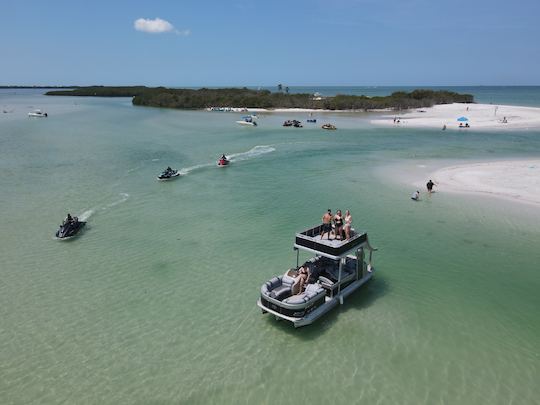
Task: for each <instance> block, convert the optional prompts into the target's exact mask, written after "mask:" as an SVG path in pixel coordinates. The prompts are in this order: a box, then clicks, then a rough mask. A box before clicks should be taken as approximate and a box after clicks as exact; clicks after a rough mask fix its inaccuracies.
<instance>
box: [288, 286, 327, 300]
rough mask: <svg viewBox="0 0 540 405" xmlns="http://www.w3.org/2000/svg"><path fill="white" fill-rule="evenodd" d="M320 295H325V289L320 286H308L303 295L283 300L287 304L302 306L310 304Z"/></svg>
mask: <svg viewBox="0 0 540 405" xmlns="http://www.w3.org/2000/svg"><path fill="white" fill-rule="evenodd" d="M319 295H322V296H323V295H325V291H324V288H322V287H321V286H320V285H319V284H308V285H307V286H306V289H305V291H304V292H303V293H302V294H297V295H293V296H292V297H289V298H286V299H284V300H283V302H285V303H286V304H302V303H305V302H308V301H310V300H312V299H314V298H317V297H318V296H319Z"/></svg>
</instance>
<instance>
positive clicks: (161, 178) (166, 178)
mask: <svg viewBox="0 0 540 405" xmlns="http://www.w3.org/2000/svg"><path fill="white" fill-rule="evenodd" d="M178 177H180V173H178V172H176V173H175V174H173V175H171V176H169V177H161V176H158V177H157V179H158V180H159V181H170V180H174V179H176V178H178Z"/></svg>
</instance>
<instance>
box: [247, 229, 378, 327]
mask: <svg viewBox="0 0 540 405" xmlns="http://www.w3.org/2000/svg"><path fill="white" fill-rule="evenodd" d="M322 230H323V226H322V225H318V226H315V227H312V228H309V229H307V230H305V231H302V232H299V233H297V234H296V237H295V242H294V249H295V250H296V267H294V268H291V269H289V270H287V271H286V272H285V273H283V274H282V275H278V276H275V277H272V278H271V279H270V280H268V281H267V282H265V283H264V284H263V285H262V286H261V291H260V294H261V295H260V298H259V300H258V301H257V306H258V307H259V308H260V309H261V310H262V313H263V314H265V313H269V314H271V315H274V316H275V318H276V319H277V320H286V321H289V322H291V323H292V324H293V325H294V326H295V327H297V328H298V327H301V326H305V325H309V324H311V323H313V322H315V321H316V320H317V319H319V318H320V317H321V316H323V315H324V314H326V313H327V312H328V311H330V310H331V309H332V308H334V307H336V306H337V305H338V304H343V303H344V299H345V298H347V297H348V296H349V295H351V294H352V293H354V292H355V291H357V290H358V289H359V288H360V287H361V286H362V285H364V284H365V283H366V282H367V281H369V280H370V279H371V278H372V276H373V273H374V267H373V264H372V256H373V252H374V251H376V250H377V249H375V248H373V247H372V246H371V245H370V244H369V241H368V235H367V233H366V232H357V231H355V230H354V229H351V234H350V237H349V239H345V240H336V239H333V240H325V239H321V237H320V235H321V232H322ZM300 251H303V252H308V253H309V254H312V255H313V257H312V258H311V259H309V260H308V261H306V262H304V263H303V264H302V265H300V266H299V253H300ZM306 270H307V274H308V276H306V277H305V278H304V279H303V280H304V282H303V283H302V282H301V281H302V277H301V272H306Z"/></svg>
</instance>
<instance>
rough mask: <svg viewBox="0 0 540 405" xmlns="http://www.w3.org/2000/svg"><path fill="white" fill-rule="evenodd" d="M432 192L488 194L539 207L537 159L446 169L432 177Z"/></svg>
mask: <svg viewBox="0 0 540 405" xmlns="http://www.w3.org/2000/svg"><path fill="white" fill-rule="evenodd" d="M431 179H433V181H434V182H435V183H436V184H437V186H436V187H435V190H437V191H441V192H460V193H475V194H484V195H491V196H494V197H499V198H505V199H510V200H513V201H518V202H522V203H529V204H535V205H539V206H540V159H536V160H514V161H498V162H487V163H476V164H465V165H459V166H451V167H446V168H443V169H440V170H437V171H436V172H435V173H433V174H432V175H431Z"/></svg>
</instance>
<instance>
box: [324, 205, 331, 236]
mask: <svg viewBox="0 0 540 405" xmlns="http://www.w3.org/2000/svg"><path fill="white" fill-rule="evenodd" d="M331 231H332V210H331V209H330V208H329V209H328V211H327V212H326V214H324V215H323V217H322V228H321V239H322V238H323V237H324V234H325V233H327V234H328V240H330V232H331Z"/></svg>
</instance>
